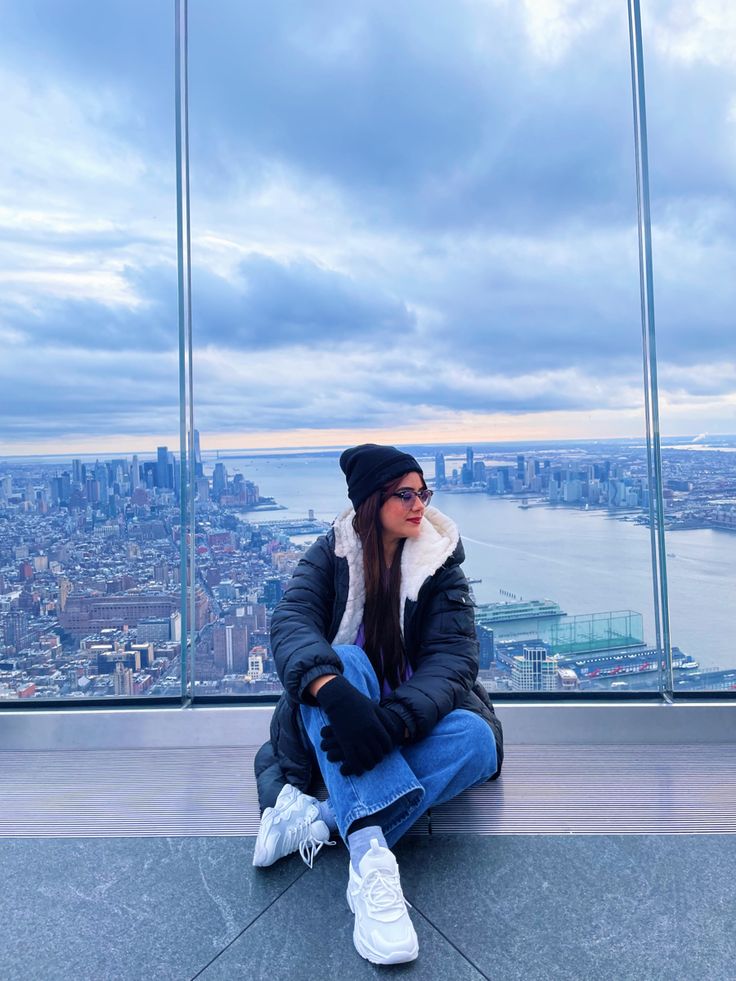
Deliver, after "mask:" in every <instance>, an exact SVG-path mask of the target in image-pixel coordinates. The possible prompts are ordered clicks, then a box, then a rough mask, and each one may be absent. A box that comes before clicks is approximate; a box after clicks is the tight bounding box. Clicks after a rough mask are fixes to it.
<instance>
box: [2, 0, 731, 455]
mask: <svg viewBox="0 0 736 981" xmlns="http://www.w3.org/2000/svg"><path fill="white" fill-rule="evenodd" d="M642 7H643V16H644V21H645V39H644V41H645V55H646V58H647V62H646V78H647V86H648V111H649V138H650V165H651V189H652V210H653V222H654V268H655V302H656V314H657V329H658V339H657V344H658V353H659V377H660V385H661V413H662V428H663V431H664V432H665V433H666V434H669V435H678V434H680V435H681V434H688V433H692V434H697V433H703V432H712V433H734V432H736V341H735V340H734V337H735V332H734V326H735V325H734V317H735V314H734V311H735V310H736V302H735V301H736V195H735V193H734V192H735V190H736V8H734V5H733V3H732V2H731V0H687V2H681V0H667V2H664V0H642ZM0 20H1V22H2V30H0V85H1V87H2V92H3V99H2V104H1V105H0V127H1V128H2V133H3V136H4V140H3V143H4V148H3V153H2V154H1V155H0V289H1V290H2V298H3V303H2V306H1V307H0V340H1V341H2V345H3V357H2V359H1V360H0V392H1V393H2V394H1V397H0V401H1V402H2V408H1V417H2V426H1V429H0V451H2V452H5V453H23V452H48V451H53V450H57V451H59V452H62V451H66V450H77V451H81V450H90V451H93V450H96V449H100V450H103V449H105V448H110V449H112V448H116V449H127V450H131V449H146V448H153V447H154V446H155V445H157V443H159V442H161V441H167V442H168V443H169V444H170V445H175V443H176V433H177V431H178V374H177V372H178V348H177V345H178V322H177V290H176V200H175V157H174V116H173V107H174V38H173V25H174V17H173V0H155V2H153V3H151V2H150V0H145V2H143V0H106V2H105V3H104V4H100V3H97V2H93V0H65V2H64V3H63V4H60V3H58V2H57V0H43V2H41V0H24V2H21V0H0ZM631 116H632V113H631V92H630V68H629V60H628V26H627V21H626V3H625V2H624V0H455V2H453V3H452V4H447V3H444V2H440V0H407V2H405V3H399V4H397V3H395V2H390V0H351V2H350V3H347V4H346V3H344V2H338V0H334V2H330V0H311V2H310V3H297V2H289V0H285V2H283V3H273V4H262V3H259V4H256V3H249V2H243V0H206V2H205V0H190V128H191V133H190V136H191V180H192V250H193V323H194V340H195V360H194V386H195V417H196V425H197V426H198V428H199V429H200V430H201V432H202V443H203V446H204V447H210V448H214V447H246V446H288V445H327V444H343V445H344V444H346V443H349V442H354V441H357V440H360V439H364V438H366V439H367V438H375V439H392V440H396V441H397V442H420V441H428V442H431V441H445V440H446V441H450V440H452V441H455V440H466V439H468V440H470V439H472V440H476V441H480V440H496V439H514V438H545V437H547V438H565V437H569V438H576V437H595V436H627V435H642V434H643V398H642V368H641V323H640V305H639V282H638V256H637V233H636V196H635V175H634V155H633V136H632V121H631Z"/></svg>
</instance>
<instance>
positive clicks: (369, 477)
mask: <svg viewBox="0 0 736 981" xmlns="http://www.w3.org/2000/svg"><path fill="white" fill-rule="evenodd" d="M340 467H341V469H342V472H343V473H344V474H345V479H346V480H347V482H348V497H349V498H350V501H351V502H352V505H353V507H354V508H355V510H356V511H357V510H358V508H359V507H360V505H361V504H362V503H363V501H365V499H366V498H368V497H370V496H371V494H372V493H373V492H374V491H377V490H379V488H381V487H383V486H384V484H387V483H389V481H391V480H396V478H397V477H402V476H403V475H404V474H405V473H418V474H421V476H422V477H424V471H423V470H422V468H421V467H420V466H419V464H418V463H417V461H416V460H415V459H414V457H413V456H412V455H411V454H410V453H402V451H401V450H397V449H396V447H395V446H379V445H378V444H377V443H361V445H360V446H351V447H350V448H349V449H347V450H345V452H344V453H343V454H342V455H341V457H340Z"/></svg>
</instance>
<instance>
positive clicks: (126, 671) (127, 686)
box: [114, 661, 133, 695]
mask: <svg viewBox="0 0 736 981" xmlns="http://www.w3.org/2000/svg"><path fill="white" fill-rule="evenodd" d="M114 678H115V694H116V695H132V694H133V671H132V669H131V668H126V667H123V664H122V662H121V661H118V663H117V664H116V666H115V675H114Z"/></svg>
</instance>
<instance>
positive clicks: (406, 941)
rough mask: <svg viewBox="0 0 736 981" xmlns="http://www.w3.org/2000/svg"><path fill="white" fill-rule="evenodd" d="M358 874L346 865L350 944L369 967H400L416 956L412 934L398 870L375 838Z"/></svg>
mask: <svg viewBox="0 0 736 981" xmlns="http://www.w3.org/2000/svg"><path fill="white" fill-rule="evenodd" d="M359 865H360V874H358V873H357V872H356V871H355V869H354V868H353V864H352V862H351V863H350V879H349V881H348V906H349V907H350V909H351V910H352V912H353V913H355V929H354V930H353V943H354V944H355V949H356V950H357V951H358V953H359V954H360V956H361V957H365V959H366V960H369V961H370V962H371V963H372V964H403V963H404V961H413V960H415V959H416V957H417V954H418V953H419V941H418V940H417V935H416V931H415V930H414V926H413V924H412V922H411V920H410V919H409V914H408V913H407V911H406V907H407V905H408V904H407V902H406V900H405V899H404V894H403V893H402V891H401V882H400V880H399V867H398V865H397V864H396V859H395V858H394V856H393V854H392V853H391V852H390V851H389V850H388V848H382V847H381V846H380V845H379V844H378V839H377V838H371V847H370V848H369V849H368V851H367V852H366V853H365V855H364V856H363V857H362V858H361V860H360V863H359Z"/></svg>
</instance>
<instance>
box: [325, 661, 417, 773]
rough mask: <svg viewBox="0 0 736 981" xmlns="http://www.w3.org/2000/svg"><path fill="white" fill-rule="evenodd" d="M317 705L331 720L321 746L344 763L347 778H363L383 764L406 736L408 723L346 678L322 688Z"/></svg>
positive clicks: (333, 759) (328, 754)
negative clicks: (385, 758)
mask: <svg viewBox="0 0 736 981" xmlns="http://www.w3.org/2000/svg"><path fill="white" fill-rule="evenodd" d="M316 699H317V702H318V704H319V706H320V708H321V709H322V711H323V712H324V713H325V715H326V716H327V718H328V719H329V720H330V725H328V726H324V727H323V728H322V732H321V735H322V742H321V744H320V745H321V747H322V749H323V750H324V751H325V752H326V753H327V759H328V760H330V761H331V762H332V763H339V762H340V761H341V760H342V761H343V764H342V766H341V767H340V773H342V775H343V776H346V777H347V776H350V774H355V775H356V776H360V774H361V773H364V772H365V771H366V770H372V769H373V767H374V766H375V765H376V764H377V763H380V761H381V760H382V759H383V758H384V756H386V755H387V754H388V753H390V752H391V750H392V749H393V748H394V746H397V745H398V744H399V743H400V742H401V740H402V738H403V735H404V722H403V720H402V719H400V718H399V716H398V715H397V714H396V713H395V712H392V711H391V710H390V709H385V708H382V707H381V706H380V705H379V704H378V702H374V701H372V700H371V699H370V698H368V696H367V695H364V694H363V693H362V692H359V691H358V689H357V688H354V687H353V685H351V684H350V682H349V681H347V680H346V679H345V678H344V677H343V676H342V675H337V676H336V677H334V678H332V679H331V680H330V681H328V682H327V684H326V685H322V687H321V688H320V690H319V691H318V692H317V695H316Z"/></svg>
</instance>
